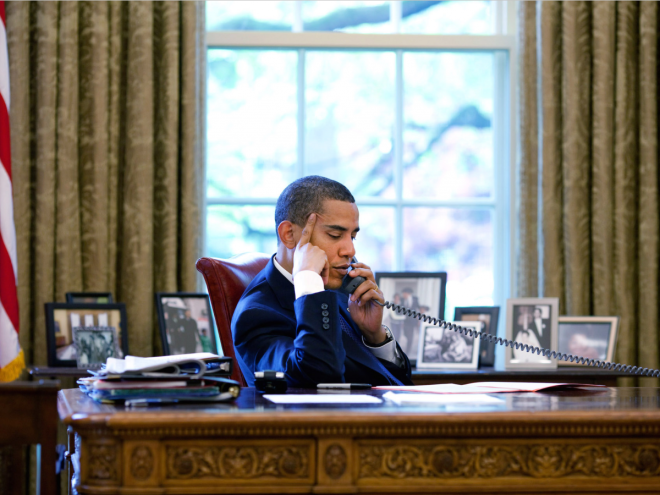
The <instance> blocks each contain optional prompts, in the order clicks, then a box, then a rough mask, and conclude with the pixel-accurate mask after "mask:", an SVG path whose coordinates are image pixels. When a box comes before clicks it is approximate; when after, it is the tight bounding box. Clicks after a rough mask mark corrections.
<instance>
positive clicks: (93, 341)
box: [73, 327, 121, 369]
mask: <svg viewBox="0 0 660 495" xmlns="http://www.w3.org/2000/svg"><path fill="white" fill-rule="evenodd" d="M73 341H74V343H75V345H76V350H77V352H76V363H77V365H78V368H83V369H98V368H100V367H101V365H102V364H104V363H105V362H106V361H107V360H108V358H110V357H114V358H118V357H120V354H121V351H120V349H119V342H118V340H117V329H116V328H115V327H73Z"/></svg>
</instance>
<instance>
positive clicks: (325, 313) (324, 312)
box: [321, 311, 330, 316]
mask: <svg viewBox="0 0 660 495" xmlns="http://www.w3.org/2000/svg"><path fill="white" fill-rule="evenodd" d="M321 314H322V315H323V316H328V315H329V314H330V313H328V312H327V311H323V312H321Z"/></svg>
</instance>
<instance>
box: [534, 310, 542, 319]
mask: <svg viewBox="0 0 660 495" xmlns="http://www.w3.org/2000/svg"><path fill="white" fill-rule="evenodd" d="M534 318H541V310H540V309H538V308H537V309H535V310H534Z"/></svg>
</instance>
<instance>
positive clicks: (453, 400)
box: [383, 392, 504, 406]
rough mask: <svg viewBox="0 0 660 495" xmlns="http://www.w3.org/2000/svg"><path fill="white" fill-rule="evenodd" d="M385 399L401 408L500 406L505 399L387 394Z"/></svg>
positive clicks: (487, 396)
mask: <svg viewBox="0 0 660 495" xmlns="http://www.w3.org/2000/svg"><path fill="white" fill-rule="evenodd" d="M383 399H387V400H389V401H392V402H394V403H395V404H398V405H400V406H405V405H411V404H439V405H442V404H470V405H477V404H479V405H481V404H500V403H502V402H504V399H498V398H497V397H491V396H490V395H486V394H424V393H419V394H397V393H394V392H387V393H386V394H385V395H383Z"/></svg>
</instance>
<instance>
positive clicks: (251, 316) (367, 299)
mask: <svg viewBox="0 0 660 495" xmlns="http://www.w3.org/2000/svg"><path fill="white" fill-rule="evenodd" d="M358 220H359V214H358V209H357V206H356V205H355V199H354V198H353V195H352V194H351V193H350V191H349V190H348V189H346V187H344V186H343V185H342V184H339V183H338V182H335V181H333V180H330V179H327V178H324V177H318V176H308V177H303V178H302V179H299V180H297V181H295V182H293V183H292V184H290V185H289V186H287V188H286V189H285V190H284V191H283V192H282V194H281V195H280V197H279V198H278V200H277V206H276V210H275V223H276V226H277V236H278V248H277V252H276V253H275V255H274V256H273V257H272V258H271V260H270V262H269V263H268V265H266V268H264V269H263V270H262V271H261V272H260V273H259V274H258V275H257V276H256V277H255V278H254V280H253V281H252V283H251V284H250V285H249V286H248V288H247V289H246V291H245V293H244V294H243V296H242V298H241V300H240V301H239V303H238V306H237V307H236V311H235V312H234V317H233V319H232V334H233V337H234V347H235V348H236V355H237V362H238V365H239V366H240V367H241V370H242V371H243V374H244V376H245V379H246V380H247V382H248V384H250V385H252V384H253V383H254V372H255V371H259V370H276V371H283V372H284V373H285V375H286V378H287V381H288V383H289V385H291V386H299V387H305V386H313V385H316V384H317V383H342V382H347V383H348V382H360V383H370V384H372V385H388V384H392V385H400V384H412V382H411V380H410V362H409V361H408V358H407V356H406V355H405V354H404V353H403V351H402V350H401V349H400V348H399V346H398V344H397V343H396V341H395V340H394V339H393V337H392V335H391V332H390V331H389V329H388V328H387V327H385V326H384V325H383V324H382V322H383V308H382V307H381V306H379V305H378V304H376V303H375V302H374V301H380V302H384V299H383V293H382V292H381V291H380V289H379V288H378V286H377V285H376V282H375V279H374V274H373V272H372V271H371V269H370V268H369V267H368V266H367V265H365V264H364V263H351V260H352V258H353V257H354V256H355V247H354V245H353V240H354V239H355V236H356V234H357V232H358V230H359V222H358ZM349 266H352V267H353V270H352V271H351V272H350V274H349V276H350V277H356V276H361V277H364V278H366V279H367V280H366V281H365V282H363V283H362V284H361V285H359V286H358V288H357V289H356V290H355V292H354V293H353V294H352V295H351V296H350V298H349V297H348V296H347V295H346V294H344V293H342V292H339V291H337V289H339V288H340V287H341V282H342V279H343V277H344V276H345V275H346V273H347V271H348V268H349Z"/></svg>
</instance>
